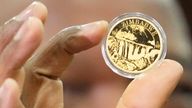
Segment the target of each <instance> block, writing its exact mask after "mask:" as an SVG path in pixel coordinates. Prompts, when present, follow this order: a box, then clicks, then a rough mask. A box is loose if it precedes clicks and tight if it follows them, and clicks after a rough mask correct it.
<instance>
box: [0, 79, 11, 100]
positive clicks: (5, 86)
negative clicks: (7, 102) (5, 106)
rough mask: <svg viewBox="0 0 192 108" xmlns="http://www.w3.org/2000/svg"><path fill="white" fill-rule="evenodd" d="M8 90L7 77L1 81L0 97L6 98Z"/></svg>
mask: <svg viewBox="0 0 192 108" xmlns="http://www.w3.org/2000/svg"><path fill="white" fill-rule="evenodd" d="M8 91H9V79H7V80H5V82H4V83H3V85H1V87H0V98H6V96H7V95H8V94H7V93H8Z"/></svg>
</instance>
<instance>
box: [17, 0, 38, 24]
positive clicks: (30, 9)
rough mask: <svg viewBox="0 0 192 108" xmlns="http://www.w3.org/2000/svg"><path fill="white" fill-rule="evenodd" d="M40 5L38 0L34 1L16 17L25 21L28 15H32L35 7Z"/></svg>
mask: <svg viewBox="0 0 192 108" xmlns="http://www.w3.org/2000/svg"><path fill="white" fill-rule="evenodd" d="M36 5H38V2H36V1H34V2H33V3H32V4H31V5H29V6H28V7H27V8H26V9H25V10H24V11H22V12H21V13H20V14H19V15H17V16H16V17H15V18H14V19H17V20H19V21H24V20H26V19H27V18H28V17H30V16H32V14H33V9H34V7H35V6H36Z"/></svg>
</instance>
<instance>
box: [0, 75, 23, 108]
mask: <svg viewBox="0 0 192 108" xmlns="http://www.w3.org/2000/svg"><path fill="white" fill-rule="evenodd" d="M19 97H20V90H19V85H18V84H17V83H16V81H15V80H13V79H10V78H8V79H6V80H5V81H4V83H3V85H2V86H1V88H0V99H1V104H0V107H1V108H13V107H14V106H15V105H17V100H19Z"/></svg>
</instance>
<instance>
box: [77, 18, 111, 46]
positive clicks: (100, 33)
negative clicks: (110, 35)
mask: <svg viewBox="0 0 192 108" xmlns="http://www.w3.org/2000/svg"><path fill="white" fill-rule="evenodd" d="M107 30H108V22H107V21H105V20H101V21H96V22H93V23H89V24H85V25H82V26H81V31H80V32H79V34H80V35H83V36H85V37H86V38H87V39H89V41H90V42H91V43H92V44H93V45H96V44H98V43H99V42H100V41H101V39H102V38H103V37H104V35H105V34H106V33H107Z"/></svg>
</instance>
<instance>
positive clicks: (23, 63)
mask: <svg viewBox="0 0 192 108" xmlns="http://www.w3.org/2000/svg"><path fill="white" fill-rule="evenodd" d="M29 10H30V11H29ZM47 13H48V12H47V9H46V7H45V6H44V5H43V4H42V3H40V2H35V3H33V4H32V5H30V6H29V7H28V8H27V9H26V10H24V11H23V12H21V13H20V14H19V15H17V16H16V17H15V18H14V19H11V20H10V21H9V22H7V23H5V24H4V25H3V26H2V27H1V30H0V41H1V42H0V84H1V88H0V108H17V107H16V106H17V105H19V104H21V103H20V97H21V96H23V94H26V93H30V89H29V88H31V87H32V88H33V87H34V86H38V85H36V84H35V83H34V82H33V81H32V80H30V79H29V77H31V76H30V75H31V74H28V73H30V72H34V73H36V74H38V75H40V76H45V77H46V78H48V79H57V78H59V77H60V76H61V75H62V72H63V71H64V70H65V68H66V67H67V65H68V64H69V63H70V62H71V60H72V58H73V55H74V54H75V53H79V52H81V51H83V50H86V49H89V48H91V47H93V46H95V45H97V44H98V43H99V42H100V41H101V39H102V37H103V36H104V35H105V33H106V32H107V27H108V23H107V22H106V21H98V22H93V23H89V24H86V25H82V26H75V27H72V28H70V29H65V30H64V31H63V32H60V33H58V34H56V35H55V36H54V37H53V39H52V40H51V41H49V42H48V44H47V45H45V46H44V47H43V48H42V49H40V50H38V51H37V53H35V54H34V51H35V50H36V49H37V48H38V47H39V45H40V43H41V40H42V38H43V30H44V25H43V23H44V22H45V19H46V17H47ZM70 30H72V33H71V34H70V35H67V36H69V37H62V35H61V37H62V39H61V38H58V37H59V36H60V34H62V33H66V32H69V31H70ZM58 46H59V47H58ZM56 52H57V54H58V55H57V56H56V58H53V54H55V53H56ZM32 55H33V56H32ZM46 60H48V61H49V63H46V62H47V61H46ZM53 62H57V63H56V64H57V65H55V64H52V63H53ZM42 69H43V71H42ZM34 70H37V71H34ZM182 73H183V68H182V66H181V65H180V64H179V63H178V62H176V61H173V60H163V61H162V63H161V65H159V66H157V67H154V68H153V69H151V70H149V71H148V72H146V73H145V74H144V75H142V76H139V77H137V78H135V79H134V80H132V81H131V82H130V84H129V85H128V86H127V88H126V89H125V90H124V93H123V94H122V96H121V98H120V99H119V101H118V103H117V105H113V106H112V107H116V108H161V107H163V106H164V104H165V103H166V100H167V99H168V97H169V96H170V95H171V93H172V92H173V90H174V89H175V87H176V85H177V84H178V82H179V80H180V78H181V76H182ZM25 77H26V78H25ZM24 79H26V80H24ZM24 83H25V84H27V86H26V85H25V84H24ZM24 85H25V86H24ZM157 85H158V86H157ZM23 86H24V88H23ZM101 86H102V84H100V83H97V86H94V87H93V89H94V90H95V89H96V90H98V89H97V87H98V88H99V87H101ZM103 87H107V85H105V84H104V85H103ZM22 88H23V89H22ZM34 88H35V87H34ZM37 88H38V87H37ZM94 90H93V91H94ZM98 91H99V90H98ZM92 93H93V94H94V92H92ZM97 93H98V92H97ZM99 93H101V92H99ZM47 94H50V95H53V96H54V92H51V91H50V92H48V93H47ZM34 95H39V94H38V93H36V92H34ZM24 98H25V97H24ZM55 98H57V97H55ZM41 99H45V100H46V98H44V97H42V98H41ZM27 101H28V100H26V103H30V102H31V103H33V101H34V100H29V101H30V102H27ZM91 101H94V99H91ZM95 101H98V100H97V99H96V100H95ZM49 103H51V102H47V104H49ZM88 103H89V102H87V104H88ZM26 105H28V106H30V104H25V105H24V106H25V107H28V106H26ZM81 107H82V106H79V108H81Z"/></svg>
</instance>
